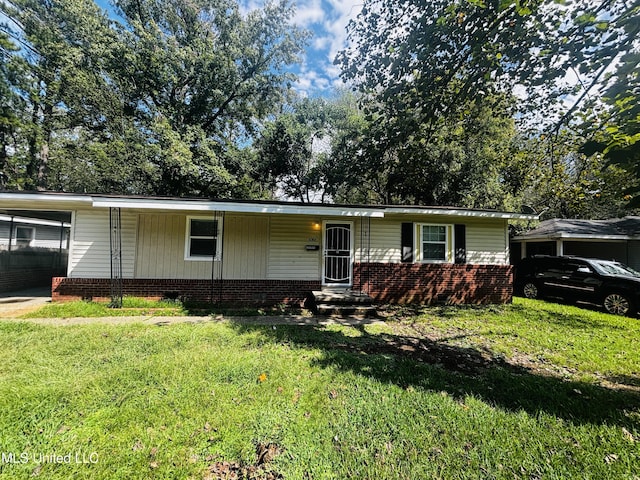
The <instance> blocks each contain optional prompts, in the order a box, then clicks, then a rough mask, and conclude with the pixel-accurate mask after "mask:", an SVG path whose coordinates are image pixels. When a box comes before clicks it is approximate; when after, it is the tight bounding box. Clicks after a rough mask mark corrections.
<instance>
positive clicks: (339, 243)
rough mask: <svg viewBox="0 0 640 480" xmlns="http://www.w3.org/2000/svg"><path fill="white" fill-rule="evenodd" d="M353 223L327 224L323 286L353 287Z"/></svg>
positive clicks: (325, 227)
mask: <svg viewBox="0 0 640 480" xmlns="http://www.w3.org/2000/svg"><path fill="white" fill-rule="evenodd" d="M352 228H353V224H352V223H347V222H325V224H324V249H323V269H322V284H323V285H328V286H344V287H348V286H351V284H352V283H353V277H352V276H353V269H352V258H353V235H352Z"/></svg>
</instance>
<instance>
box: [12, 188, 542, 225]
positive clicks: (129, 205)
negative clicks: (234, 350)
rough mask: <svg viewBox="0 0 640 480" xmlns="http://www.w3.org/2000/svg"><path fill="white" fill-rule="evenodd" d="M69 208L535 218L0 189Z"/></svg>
mask: <svg viewBox="0 0 640 480" xmlns="http://www.w3.org/2000/svg"><path fill="white" fill-rule="evenodd" d="M7 208H10V209H24V210H29V209H30V210H40V211H44V210H51V211H53V210H73V209H77V208H123V209H132V210H138V211H174V212H177V211H181V212H203V213H204V212H237V213H255V214H283V215H316V216H321V215H322V216H339V217H370V218H383V217H385V216H386V215H387V214H399V215H431V216H455V217H475V218H488V219H504V220H537V219H538V216H537V215H529V214H521V213H510V212H500V211H494V210H474V209H464V208H455V207H412V206H388V205H381V206H375V205H337V204H312V203H309V204H307V203H296V202H284V201H264V200H255V201H242V200H238V201H233V200H211V199H199V198H191V199H189V198H169V197H138V196H119V195H104V194H96V195H93V194H66V193H56V192H42V193H36V192H0V210H2V209H7Z"/></svg>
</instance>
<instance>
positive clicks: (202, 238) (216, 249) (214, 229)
mask: <svg viewBox="0 0 640 480" xmlns="http://www.w3.org/2000/svg"><path fill="white" fill-rule="evenodd" d="M220 223H221V222H220V220H213V219H211V218H204V217H188V218H187V238H186V248H185V260H205V261H206V260H220Z"/></svg>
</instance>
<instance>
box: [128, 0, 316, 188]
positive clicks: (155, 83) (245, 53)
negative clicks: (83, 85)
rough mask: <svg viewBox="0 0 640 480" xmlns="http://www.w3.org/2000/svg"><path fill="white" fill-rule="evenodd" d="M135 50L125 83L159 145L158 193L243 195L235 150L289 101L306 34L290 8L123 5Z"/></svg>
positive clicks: (175, 0)
mask: <svg viewBox="0 0 640 480" xmlns="http://www.w3.org/2000/svg"><path fill="white" fill-rule="evenodd" d="M116 5H117V7H118V10H119V12H120V14H121V15H122V16H123V18H124V19H125V20H126V25H125V26H123V27H122V29H121V31H120V33H121V36H122V37H123V38H124V39H125V45H126V50H125V51H124V52H123V55H122V57H121V58H122V61H121V63H120V64H119V65H118V69H117V71H118V72H119V74H118V78H119V82H120V83H121V84H122V85H125V86H126V88H127V89H128V93H129V105H128V108H131V109H132V110H133V111H134V112H135V115H136V117H137V118H138V121H139V122H140V123H141V124H142V125H144V126H145V128H148V129H149V131H150V135H149V142H150V143H152V144H157V145H159V146H160V147H161V148H160V152H159V157H158V158H157V161H156V167H157V168H158V172H159V179H158V183H157V185H156V186H155V190H156V191H157V192H158V193H162V194H169V195H185V194H190V195H213V196H217V197H229V196H235V195H234V191H235V189H236V188H237V187H238V186H239V184H238V183H237V182H236V178H238V177H242V178H244V176H245V175H246V174H247V172H248V170H249V168H250V166H248V165H238V164H237V162H236V160H237V159H238V158H239V157H238V156H235V155H234V154H233V152H234V151H235V146H236V145H237V144H238V143H242V142H244V143H248V142H247V141H246V140H244V139H243V136H250V135H252V134H254V133H255V130H256V126H257V125H258V123H259V121H261V120H263V119H265V118H266V117H267V116H268V115H270V114H272V113H274V112H276V111H277V109H278V107H279V105H281V103H282V102H283V101H284V100H285V96H286V93H287V88H286V85H287V83H289V82H291V80H292V76H291V74H289V73H287V72H286V71H285V67H286V66H287V65H289V64H291V63H293V62H295V61H297V59H298V55H299V53H300V52H301V48H302V44H303V42H304V40H305V36H306V33H305V32H302V31H300V30H297V29H296V28H294V27H292V26H291V25H290V20H291V17H292V15H293V9H292V7H291V5H290V4H289V3H288V1H287V0H280V1H277V2H267V3H266V4H265V6H264V8H263V9H262V10H253V11H251V12H250V13H249V14H247V15H246V17H243V16H242V15H241V14H240V9H239V6H238V4H237V3H236V2H233V1H218V0H196V1H187V0H171V1H168V2H166V1H163V2H160V1H155V0H135V1H134V0H121V1H119V2H117V4H116Z"/></svg>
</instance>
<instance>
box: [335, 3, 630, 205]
mask: <svg viewBox="0 0 640 480" xmlns="http://www.w3.org/2000/svg"><path fill="white" fill-rule="evenodd" d="M637 11H638V2H633V3H626V2H623V1H622V0H602V1H601V2H599V3H597V4H593V3H592V2H588V1H586V0H577V1H573V2H570V3H567V4H564V3H560V2H557V3H554V2H542V1H526V0H525V1H520V0H513V1H512V0H503V1H498V0H491V1H483V0H459V1H454V2H449V1H445V0H436V1H427V0H400V1H394V2H391V1H368V2H366V3H365V5H364V7H363V9H362V13H361V14H360V16H359V17H358V19H357V20H356V21H354V22H352V23H351V24H350V25H349V28H348V30H349V38H350V40H351V46H350V47H349V48H347V49H346V50H344V51H342V52H340V53H339V55H338V57H337V59H336V63H338V64H339V65H340V66H341V67H342V77H343V79H344V80H345V81H347V82H350V83H351V84H352V85H353V86H354V88H356V89H357V90H358V91H359V92H360V93H361V95H362V99H363V101H362V109H363V112H364V115H365V117H364V118H365V120H366V121H367V122H368V124H369V125H370V126H371V128H370V129H369V131H368V133H367V135H366V137H367V140H366V142H365V144H363V143H360V145H366V146H365V147H363V150H362V151H364V152H368V154H367V155H366V158H367V159H368V160H369V161H371V162H374V165H375V166H374V168H372V171H374V172H377V173H376V175H378V176H379V175H380V172H384V174H383V175H382V178H381V179H380V178H378V179H376V180H375V182H373V181H372V183H373V184H377V185H378V187H381V188H377V190H378V191H379V192H380V195H382V197H384V198H385V199H386V200H388V201H411V200H413V199H420V198H422V199H423V200H426V201H429V200H430V201H433V202H438V203H440V202H445V201H446V202H449V201H452V200H455V199H456V198H455V196H453V197H452V196H450V195H447V192H459V191H460V188H462V189H463V190H464V189H465V188H467V186H465V184H464V181H463V183H460V181H461V180H459V179H456V178H447V175H448V174H449V172H452V171H453V172H455V169H456V168H457V167H456V165H458V164H459V160H457V159H458V158H459V153H460V150H455V149H454V145H456V142H455V134H454V132H455V131H456V130H455V128H454V125H456V124H457V122H460V119H461V118H463V117H466V116H468V115H470V112H471V111H472V110H473V108H477V106H480V105H482V106H484V107H487V106H488V105H490V104H491V102H492V101H493V100H492V99H496V98H505V96H507V97H510V96H511V95H513V93H514V92H518V94H519V96H520V97H521V98H520V101H516V99H515V98H514V97H511V100H510V101H511V102H512V103H513V105H514V106H516V107H518V117H519V118H520V120H521V121H522V125H526V123H525V120H526V121H528V122H529V125H531V118H532V117H534V118H536V125H535V127H536V130H537V132H536V133H535V134H533V135H530V137H531V138H537V139H540V138H542V137H543V136H542V134H543V133H545V129H546V133H547V134H546V136H545V137H546V138H547V140H548V141H549V140H551V141H552V142H554V143H553V144H555V143H557V142H558V141H559V140H560V139H562V138H564V137H565V136H564V135H562V134H561V132H562V129H563V128H565V127H566V126H567V125H569V126H575V125H574V123H575V119H579V118H580V117H579V116H578V115H576V114H577V113H578V112H579V110H580V108H583V107H584V108H587V107H589V108H595V107H596V106H597V105H596V104H597V102H596V101H595V100H593V98H594V95H595V94H596V93H597V92H598V89H600V91H604V90H605V89H607V88H609V86H610V85H612V84H614V83H615V82H616V80H620V79H622V78H623V77H624V76H625V74H624V71H623V70H621V69H619V70H617V71H616V70H615V67H616V66H617V65H618V62H619V61H620V59H624V58H628V57H626V56H628V55H631V54H632V53H633V52H634V49H637V40H636V39H637V38H638V35H637V34H638V30H639V29H640V24H638V22H637ZM634 19H636V21H634ZM569 73H572V74H573V77H574V79H575V80H573V81H572V80H569V79H568V74H569ZM523 92H524V93H523ZM569 98H572V99H573V100H572V101H569ZM592 100H593V101H592ZM514 113H515V112H514ZM500 115H502V114H500ZM466 127H467V128H470V129H471V131H473V129H474V127H473V125H472V124H467V125H466ZM427 145H428V146H429V149H427V148H424V147H425V146H427ZM421 146H422V148H421ZM469 146H470V145H468V146H467V147H469ZM355 151H360V150H358V148H356V149H355ZM466 151H467V152H468V153H471V152H472V150H471V149H469V148H467V150H466ZM434 153H435V156H434V155H433V154H434ZM552 164H553V162H551V164H549V165H552ZM361 166H362V167H365V166H366V162H363V163H361ZM467 168H469V169H470V170H468V171H469V172H474V170H471V169H472V168H473V169H475V168H483V165H482V163H479V164H477V165H474V164H473V163H471V164H469V165H468V167H467ZM551 171H553V168H551ZM474 175H475V174H471V175H469V177H470V179H471V178H473V177H474ZM475 176H476V178H481V175H480V176H478V175H475ZM429 177H433V178H439V179H441V180H442V184H441V187H438V186H437V185H436V184H432V183H424V182H422V181H417V182H416V180H417V179H422V178H429ZM454 177H455V175H454ZM407 179H409V181H410V182H412V183H414V185H413V186H411V185H409V190H406V189H405V191H400V190H398V189H396V188H395V187H394V185H395V184H397V183H399V182H403V183H405V184H406V182H407ZM372 180H373V179H372ZM385 182H386V185H385ZM479 184H480V185H481V183H479ZM373 186H375V185H373ZM425 191H428V192H429V193H427V194H425ZM480 191H481V190H480ZM512 198H515V197H512ZM457 201H463V202H466V203H469V201H468V200H466V201H465V200H464V199H462V198H460V199H458V200H457ZM471 203H473V202H471Z"/></svg>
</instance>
